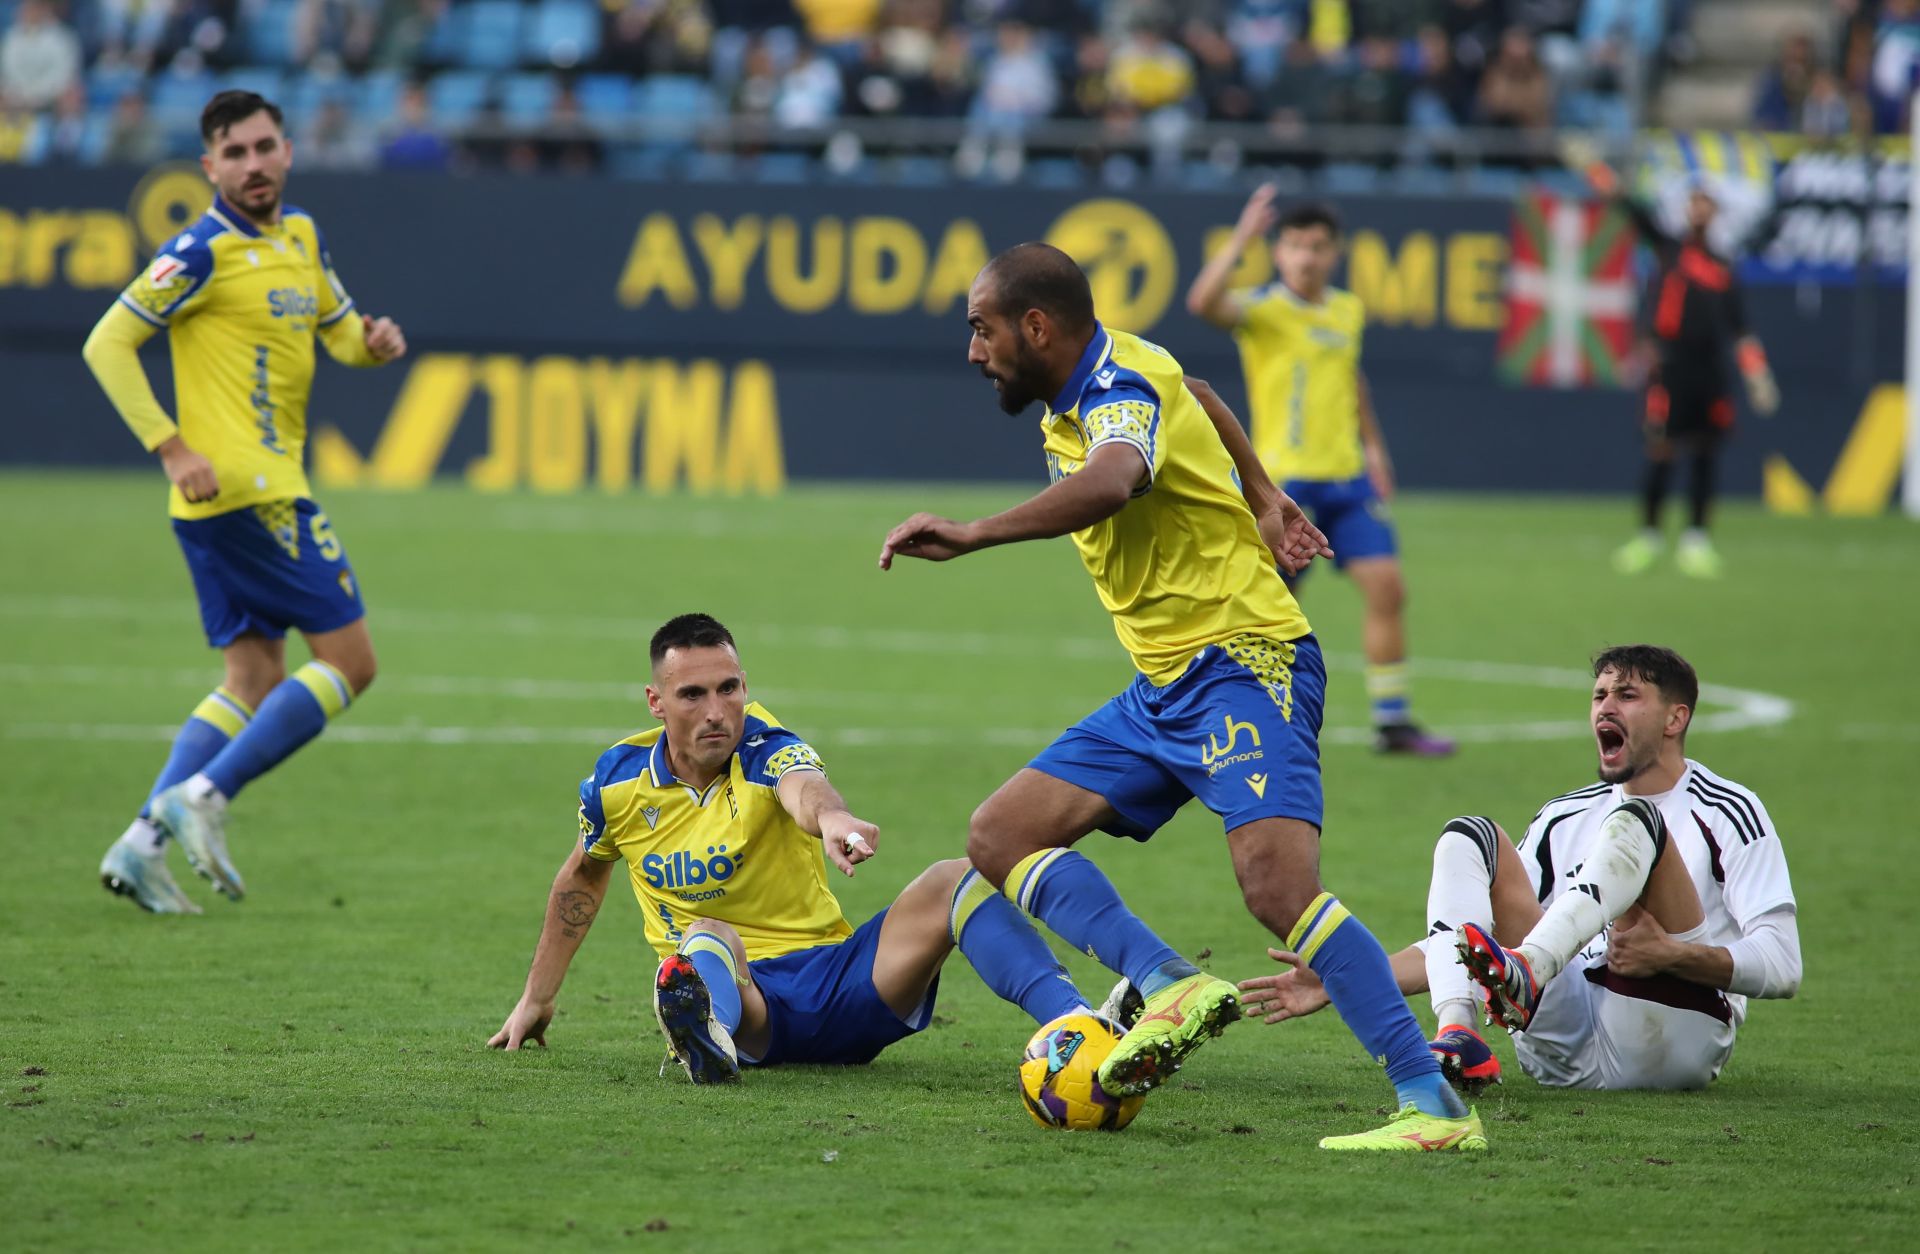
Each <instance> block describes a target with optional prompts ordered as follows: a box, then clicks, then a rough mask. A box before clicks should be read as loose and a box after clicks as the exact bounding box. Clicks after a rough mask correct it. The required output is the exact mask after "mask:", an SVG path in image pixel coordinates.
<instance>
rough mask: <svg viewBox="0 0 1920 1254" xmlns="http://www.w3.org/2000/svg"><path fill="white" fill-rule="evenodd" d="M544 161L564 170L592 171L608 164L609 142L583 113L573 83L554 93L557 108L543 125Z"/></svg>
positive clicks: (553, 168) (572, 172) (571, 171)
mask: <svg viewBox="0 0 1920 1254" xmlns="http://www.w3.org/2000/svg"><path fill="white" fill-rule="evenodd" d="M540 132H541V139H540V165H541V167H542V168H543V169H548V170H554V171H557V172H558V173H561V174H592V173H595V172H596V171H598V170H599V169H600V167H601V166H602V165H603V164H605V162H606V158H607V149H606V145H605V144H604V143H603V142H602V141H601V139H600V135H599V132H597V131H595V130H594V128H593V126H592V124H591V123H589V122H588V121H587V120H586V118H585V117H583V116H581V113H580V100H579V98H578V97H577V96H575V95H574V94H573V87H572V85H571V84H569V85H567V86H565V87H562V88H561V89H560V94H559V95H558V96H556V97H554V101H553V111H552V112H551V113H550V114H548V116H547V120H546V122H545V123H544V124H542V126H541V128H540Z"/></svg>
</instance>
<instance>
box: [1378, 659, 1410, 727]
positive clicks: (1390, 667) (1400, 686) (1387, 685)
mask: <svg viewBox="0 0 1920 1254" xmlns="http://www.w3.org/2000/svg"><path fill="white" fill-rule="evenodd" d="M1408 687H1409V686H1408V683H1407V664H1406V662H1405V661H1399V662H1377V663H1376V662H1369V663H1368V664H1367V700H1368V702H1369V704H1371V705H1372V706H1373V725H1374V726H1375V727H1393V726H1396V725H1398V724H1400V723H1404V722H1406V721H1407V720H1408V719H1409V718H1411V717H1412V709H1413V701H1412V698H1411V697H1410V696H1409V695H1408Z"/></svg>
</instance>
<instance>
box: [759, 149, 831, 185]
mask: <svg viewBox="0 0 1920 1254" xmlns="http://www.w3.org/2000/svg"><path fill="white" fill-rule="evenodd" d="M752 172H753V177H754V179H755V181H757V182H761V183H779V184H789V183H811V182H813V181H814V178H815V177H816V176H817V174H818V173H819V167H818V164H817V163H816V162H815V161H814V159H813V158H812V157H809V156H807V155H806V154H805V153H799V152H769V153H766V154H764V155H762V156H761V158H760V159H759V160H758V161H755V162H754V163H753V166H752Z"/></svg>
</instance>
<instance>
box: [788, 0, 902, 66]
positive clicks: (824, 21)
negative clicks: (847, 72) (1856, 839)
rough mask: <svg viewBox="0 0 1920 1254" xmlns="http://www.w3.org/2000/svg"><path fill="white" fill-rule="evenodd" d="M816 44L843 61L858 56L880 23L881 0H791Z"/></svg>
mask: <svg viewBox="0 0 1920 1254" xmlns="http://www.w3.org/2000/svg"><path fill="white" fill-rule="evenodd" d="M793 7H794V11H795V12H797V13H799V15H800V20H801V21H802V22H804V23H805V24H806V28H807V38H808V39H810V40H811V41H813V44H814V46H815V47H816V48H818V49H820V50H821V51H823V52H825V53H826V54H827V55H828V56H830V57H832V58H833V59H834V60H836V61H838V62H840V63H841V64H843V65H848V64H852V63H853V62H854V61H855V60H857V59H858V58H859V56H860V51H861V46H862V45H863V44H864V43H865V42H866V41H867V39H868V37H870V36H871V35H872V34H873V32H874V30H875V29H876V28H877V27H878V26H879V24H880V10H881V9H882V8H883V7H885V4H884V0H793Z"/></svg>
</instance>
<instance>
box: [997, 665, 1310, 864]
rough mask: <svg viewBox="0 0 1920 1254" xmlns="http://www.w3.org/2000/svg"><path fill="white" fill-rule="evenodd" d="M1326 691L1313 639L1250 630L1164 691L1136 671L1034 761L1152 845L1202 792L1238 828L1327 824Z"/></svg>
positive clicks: (1123, 830) (1120, 830)
mask: <svg viewBox="0 0 1920 1254" xmlns="http://www.w3.org/2000/svg"><path fill="white" fill-rule="evenodd" d="M1326 694H1327V668H1326V663H1325V661H1324V660H1323V659H1322V658H1321V656H1320V645H1319V643H1318V642H1317V641H1316V640H1314V638H1313V637H1312V636H1310V635H1308V636H1302V637H1300V638H1299V639H1298V640H1291V641H1277V640H1266V639H1263V638H1260V637H1255V636H1242V637H1239V638H1238V639H1235V640H1230V641H1227V642H1226V643H1225V644H1216V645H1208V646H1207V647H1206V648H1205V649H1204V650H1202V651H1201V653H1200V655H1199V656H1198V657H1196V658H1194V660H1193V661H1192V662H1191V663H1189V664H1188V666H1187V670H1186V673H1185V674H1183V675H1181V676H1180V678H1178V679H1176V680H1174V681H1173V682H1172V683H1170V684H1168V685H1167V686H1166V687H1164V688H1156V687H1154V686H1153V685H1152V684H1151V683H1149V682H1147V678H1146V676H1144V675H1136V676H1134V680H1133V683H1132V684H1130V685H1129V686H1128V687H1127V689H1126V691H1124V692H1122V693H1121V694H1120V695H1119V696H1117V697H1115V698H1114V699H1113V700H1111V701H1109V702H1107V703H1106V704H1105V705H1103V706H1101V707H1100V708H1099V709H1097V710H1095V711H1094V712H1093V713H1092V714H1089V715H1088V716H1087V717H1086V718H1084V719H1082V720H1080V722H1079V723H1077V724H1076V725H1074V726H1073V727H1070V728H1068V729H1067V731H1066V732H1065V733H1064V734H1063V735H1062V736H1061V737H1060V738H1059V739H1058V740H1056V741H1054V742H1053V743H1052V744H1051V745H1048V746H1047V747H1046V749H1045V750H1044V751H1042V752H1041V754H1040V756H1039V757H1037V758H1035V759H1034V760H1033V761H1032V762H1030V763H1028V765H1029V766H1031V767H1032V768H1033V769H1034V770H1036V771H1040V772H1042V773H1044V774H1047V775H1051V776H1053V777H1054V778H1055V779H1063V780H1065V781H1067V782H1068V783H1069V784H1075V785H1078V786H1079V787H1081V788H1085V789H1087V790H1088V791H1090V792H1097V793H1099V794H1100V795H1101V796H1102V797H1105V798H1106V799H1107V803H1108V804H1109V805H1111V806H1112V807H1113V808H1114V810H1116V811H1117V812H1118V813H1119V816H1120V820H1119V822H1118V823H1116V824H1113V825H1110V826H1108V827H1107V828H1106V830H1107V831H1108V832H1110V833H1112V834H1113V835H1115V836H1130V837H1132V838H1133V839H1135V840H1146V839H1147V838H1148V837H1150V836H1152V835H1153V834H1154V832H1156V831H1158V830H1159V829H1160V828H1161V827H1162V826H1164V825H1165V824H1166V822H1167V820H1168V819H1171V818H1172V817H1173V816H1174V814H1175V812H1176V811H1178V810H1179V809H1180V807H1181V806H1183V805H1185V804H1186V803H1187V801H1188V799H1189V798H1192V797H1198V798H1200V800H1201V801H1202V802H1203V803H1205V805H1206V807H1207V809H1209V810H1211V811H1213V812H1214V813H1215V814H1217V815H1219V816H1220V818H1221V821H1222V822H1223V823H1225V825H1226V830H1228V831H1232V830H1233V829H1234V828H1236V827H1239V826H1240V825H1241V824H1243V823H1251V822H1253V821H1254V820H1255V819H1270V818H1284V819H1304V820H1305V821H1307V822H1309V823H1311V824H1313V825H1314V826H1315V827H1318V826H1320V819H1321V808H1322V807H1321V793H1320V718H1321V711H1322V707H1323V705H1324V704H1325V701H1326Z"/></svg>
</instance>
